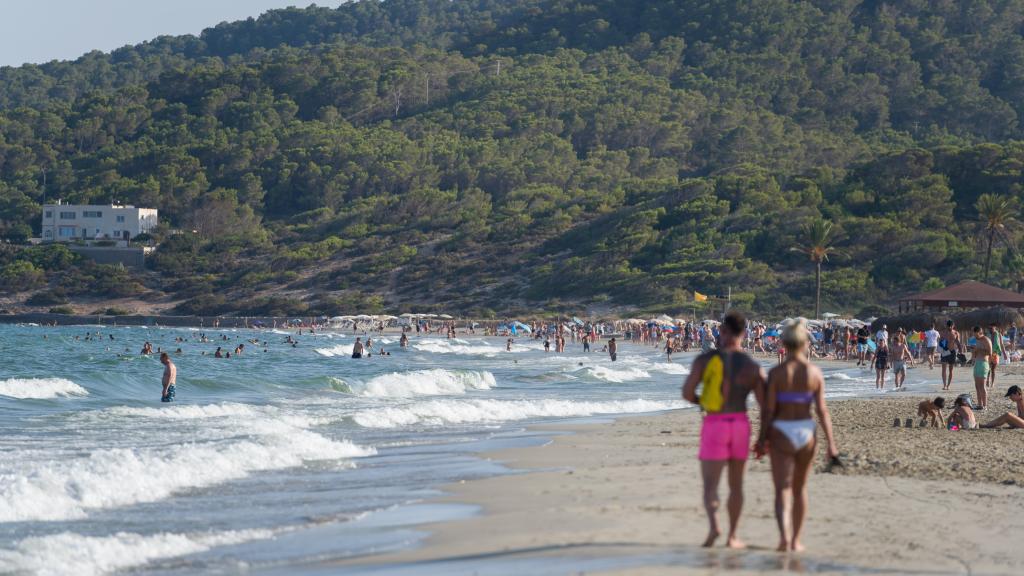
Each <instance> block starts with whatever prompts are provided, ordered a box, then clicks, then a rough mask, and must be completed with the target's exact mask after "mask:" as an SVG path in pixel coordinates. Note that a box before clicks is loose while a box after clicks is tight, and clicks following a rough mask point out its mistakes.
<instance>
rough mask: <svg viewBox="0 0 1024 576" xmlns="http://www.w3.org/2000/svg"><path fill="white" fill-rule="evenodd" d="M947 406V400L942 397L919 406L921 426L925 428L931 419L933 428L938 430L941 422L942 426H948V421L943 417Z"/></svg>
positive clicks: (918, 413)
mask: <svg viewBox="0 0 1024 576" xmlns="http://www.w3.org/2000/svg"><path fill="white" fill-rule="evenodd" d="M945 406H946V399H945V398H943V397H942V396H939V397H937V398H935V400H925V401H923V402H921V403H920V404H918V405H917V415H918V416H920V417H921V426H922V427H924V423H925V421H926V420H928V419H929V418H930V419H931V421H932V428H938V427H939V422H942V425H943V426H945V425H946V420H945V419H944V418H943V417H942V409H943V408H944V407H945Z"/></svg>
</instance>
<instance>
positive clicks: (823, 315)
mask: <svg viewBox="0 0 1024 576" xmlns="http://www.w3.org/2000/svg"><path fill="white" fill-rule="evenodd" d="M821 317H822V318H839V314H836V313H834V312H825V313H824V314H822V315H821Z"/></svg>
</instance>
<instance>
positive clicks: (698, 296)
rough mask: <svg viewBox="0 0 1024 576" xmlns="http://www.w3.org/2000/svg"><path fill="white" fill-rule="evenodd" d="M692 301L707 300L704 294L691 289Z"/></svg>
mask: <svg viewBox="0 0 1024 576" xmlns="http://www.w3.org/2000/svg"><path fill="white" fill-rule="evenodd" d="M693 301H694V302H707V301H708V297H707V296H705V295H704V294H701V293H700V292H697V291H696V290H694V291H693Z"/></svg>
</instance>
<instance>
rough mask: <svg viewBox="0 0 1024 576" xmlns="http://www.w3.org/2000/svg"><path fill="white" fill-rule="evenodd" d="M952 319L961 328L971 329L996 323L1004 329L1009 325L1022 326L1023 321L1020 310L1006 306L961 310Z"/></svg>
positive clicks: (986, 327)
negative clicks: (968, 310)
mask: <svg viewBox="0 0 1024 576" xmlns="http://www.w3.org/2000/svg"><path fill="white" fill-rule="evenodd" d="M952 320H953V322H955V323H956V327H957V328H958V329H960V330H970V328H971V327H972V326H981V327H982V328H985V329H988V326H989V324H995V325H996V326H998V327H999V328H1000V329H1004V328H1007V327H1009V326H1020V325H1021V322H1022V318H1021V315H1020V312H1018V311H1017V310H1014V309H1013V308H1007V307H1005V306H993V307H992V308H982V309H980V310H971V311H970V312H961V313H960V314H954V315H953V317H952Z"/></svg>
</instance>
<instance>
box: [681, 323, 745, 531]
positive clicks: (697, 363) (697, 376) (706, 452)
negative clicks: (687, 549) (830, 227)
mask: <svg viewBox="0 0 1024 576" xmlns="http://www.w3.org/2000/svg"><path fill="white" fill-rule="evenodd" d="M746 323H747V320H746V318H744V317H743V315H742V314H740V313H739V312H729V313H728V314H727V315H726V316H725V320H724V321H723V322H722V329H721V332H720V338H721V341H720V347H719V348H718V349H717V350H711V351H708V352H705V353H703V354H701V355H700V356H697V358H696V359H694V361H693V367H692V368H691V369H690V375H689V376H688V377H687V378H686V382H685V383H684V384H683V399H685V400H687V401H689V402H692V403H694V404H700V406H701V408H703V410H704V422H703V424H702V426H701V431H700V452H699V454H698V458H699V459H700V467H701V475H702V476H703V480H704V509H705V510H706V511H707V515H708V523H709V524H710V528H709V530H708V537H707V538H706V539H705V540H704V546H705V547H710V546H712V545H714V543H715V540H717V539H718V537H719V536H720V535H721V533H722V532H721V530H720V529H719V527H718V508H719V505H720V500H719V498H718V484H719V481H720V480H721V479H722V472H723V471H725V469H726V468H728V474H729V476H728V477H729V500H728V504H727V507H728V510H729V536H728V538H727V540H726V546H728V547H730V548H743V547H744V544H743V542H741V541H740V539H739V537H738V536H737V535H736V532H737V530H738V528H739V522H740V513H741V512H742V510H743V473H744V471H745V470H746V466H747V456H748V452H749V446H750V420H749V419H748V418H747V398H748V397H749V396H750V394H751V392H753V393H754V396H755V397H756V398H757V403H758V405H760V406H763V405H764V404H763V399H764V370H762V369H761V365H760V364H759V363H758V362H757V361H756V360H754V359H753V358H751V357H750V356H749V355H748V354H747V353H745V352H743V351H742V350H741V349H740V337H741V336H742V334H743V330H744V328H745V327H746ZM698 384H701V393H700V396H699V397H698V395H697V385H698Z"/></svg>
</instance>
